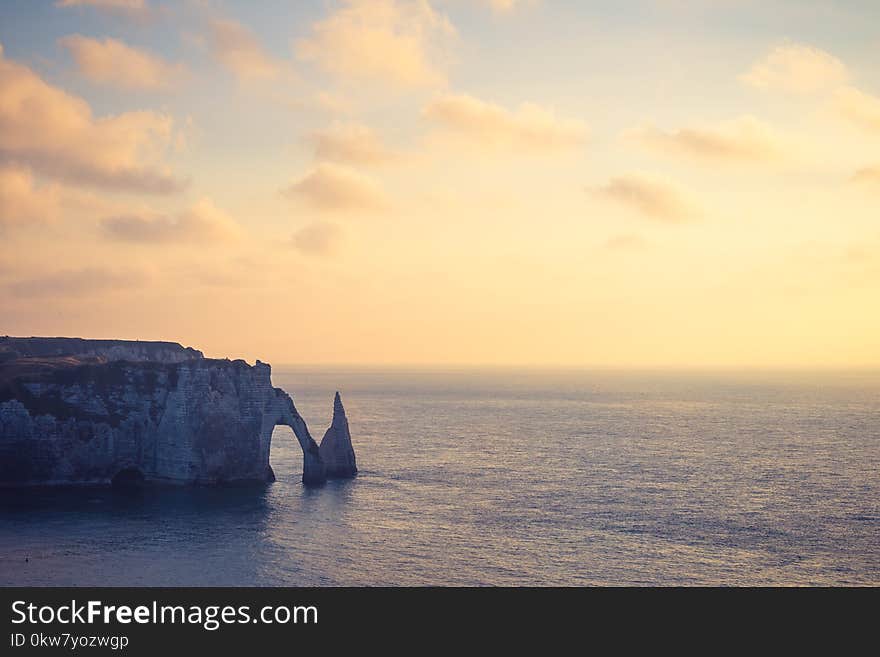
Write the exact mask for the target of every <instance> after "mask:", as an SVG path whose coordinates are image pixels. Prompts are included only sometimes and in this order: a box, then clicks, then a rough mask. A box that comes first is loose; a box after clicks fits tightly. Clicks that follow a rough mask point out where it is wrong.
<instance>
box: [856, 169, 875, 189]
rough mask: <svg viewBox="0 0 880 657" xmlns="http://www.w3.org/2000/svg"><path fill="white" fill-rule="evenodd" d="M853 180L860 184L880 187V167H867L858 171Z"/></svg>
mask: <svg viewBox="0 0 880 657" xmlns="http://www.w3.org/2000/svg"><path fill="white" fill-rule="evenodd" d="M853 180H854V181H855V182H859V183H871V184H877V185H880V166H876V167H865V168H863V169H859V170H858V171H856V173H855V175H853Z"/></svg>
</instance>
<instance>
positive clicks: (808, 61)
mask: <svg viewBox="0 0 880 657" xmlns="http://www.w3.org/2000/svg"><path fill="white" fill-rule="evenodd" d="M739 79H740V81H742V82H743V83H745V84H748V85H750V86H752V87H757V88H758V89H767V90H780V91H785V92H789V93H798V94H802V93H815V92H818V91H823V90H826V89H829V88H834V87H837V86H840V85H841V84H844V83H845V82H846V81H847V80H848V79H849V71H848V70H847V68H846V66H845V65H844V63H843V62H841V61H840V60H839V59H837V58H836V57H834V56H833V55H831V54H829V53H827V52H825V51H824V50H819V49H818V48H813V47H811V46H805V45H799V44H787V45H783V46H777V47H776V48H774V49H773V50H771V51H770V52H769V53H768V54H767V55H766V56H765V57H764V58H763V59H761V60H760V61H758V62H755V64H754V65H753V66H752V68H751V69H750V70H749V71H748V72H746V73H743V74H742V75H741V76H740V78H739Z"/></svg>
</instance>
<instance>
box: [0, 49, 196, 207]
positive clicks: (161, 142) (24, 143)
mask: <svg viewBox="0 0 880 657" xmlns="http://www.w3.org/2000/svg"><path fill="white" fill-rule="evenodd" d="M172 127H173V121H172V119H171V117H169V116H167V115H164V114H158V113H155V112H149V111H138V112H125V113H123V114H118V115H116V116H107V117H101V118H95V117H93V116H92V111H91V108H90V107H89V105H88V103H86V102H85V101H84V100H82V99H81V98H77V97H76V96H72V95H70V94H68V93H66V92H64V91H62V90H61V89H58V88H57V87H53V86H51V85H49V84H47V83H46V82H44V81H43V80H42V79H41V78H40V77H39V76H37V75H36V74H35V73H34V72H33V71H31V70H30V69H29V68H27V67H26V66H22V65H20V64H17V63H15V62H13V61H12V60H10V59H8V58H5V57H3V51H2V48H0V163H4V162H5V163H7V164H8V163H11V164H17V165H20V166H27V167H30V168H32V169H34V170H35V171H36V172H38V173H41V174H43V175H46V176H50V177H54V178H58V179H60V180H64V181H68V182H73V183H80V184H87V185H93V186H97V187H103V188H109V189H117V190H124V191H133V192H142V193H149V194H169V193H173V192H177V191H179V190H180V189H181V188H182V187H183V185H184V183H183V182H182V181H180V180H178V179H177V178H175V177H174V176H172V175H171V174H170V173H169V172H168V171H167V170H165V169H164V168H161V167H160V166H159V165H158V161H159V159H160V157H161V155H163V153H164V151H165V150H166V149H167V147H168V145H169V144H170V142H171V138H172Z"/></svg>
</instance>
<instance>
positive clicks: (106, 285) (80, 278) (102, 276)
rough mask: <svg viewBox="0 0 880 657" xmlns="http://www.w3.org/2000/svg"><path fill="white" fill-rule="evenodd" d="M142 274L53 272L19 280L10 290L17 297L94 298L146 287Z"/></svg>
mask: <svg viewBox="0 0 880 657" xmlns="http://www.w3.org/2000/svg"><path fill="white" fill-rule="evenodd" d="M145 280H146V277H145V276H144V274H143V273H142V272H139V271H135V270H129V269H123V270H115V269H103V268H99V267H85V268H82V269H71V270H62V271H57V272H53V273H50V274H45V275H42V276H37V277H34V278H24V279H18V280H15V281H13V282H12V283H9V284H8V285H7V286H6V287H7V289H8V290H9V292H10V293H11V294H12V295H13V296H17V297H23V298H25V299H30V298H33V297H64V298H69V297H83V296H89V295H91V294H97V293H101V294H102V295H103V294H107V293H108V292H113V291H119V290H125V289H129V288H132V287H137V286H139V285H141V284H143V283H144V282H145Z"/></svg>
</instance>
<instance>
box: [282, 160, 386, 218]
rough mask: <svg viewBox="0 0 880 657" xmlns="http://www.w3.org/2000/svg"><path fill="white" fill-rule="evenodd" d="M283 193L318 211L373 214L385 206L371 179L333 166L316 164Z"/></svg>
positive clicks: (383, 196) (379, 189)
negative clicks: (363, 211) (299, 199)
mask: <svg viewBox="0 0 880 657" xmlns="http://www.w3.org/2000/svg"><path fill="white" fill-rule="evenodd" d="M284 193H285V195H287V196H289V197H291V198H301V199H303V200H305V201H306V202H308V203H309V204H311V205H312V206H314V207H315V208H317V209H319V210H369V211H377V210H381V209H383V208H385V207H386V206H387V205H388V203H387V200H386V198H385V195H384V194H383V192H382V190H381V188H380V187H379V186H378V185H377V184H376V183H375V182H374V181H373V180H372V179H371V178H368V177H366V176H364V175H363V174H360V173H358V172H357V171H354V170H352V169H349V168H347V167H343V166H339V165H336V164H327V163H324V164H319V165H318V166H317V167H315V168H314V169H313V170H312V171H311V172H309V173H308V174H307V175H306V176H305V177H304V178H302V179H301V180H299V181H297V182H295V183H294V184H293V185H291V186H290V187H288V188H287V189H286V190H284Z"/></svg>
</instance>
